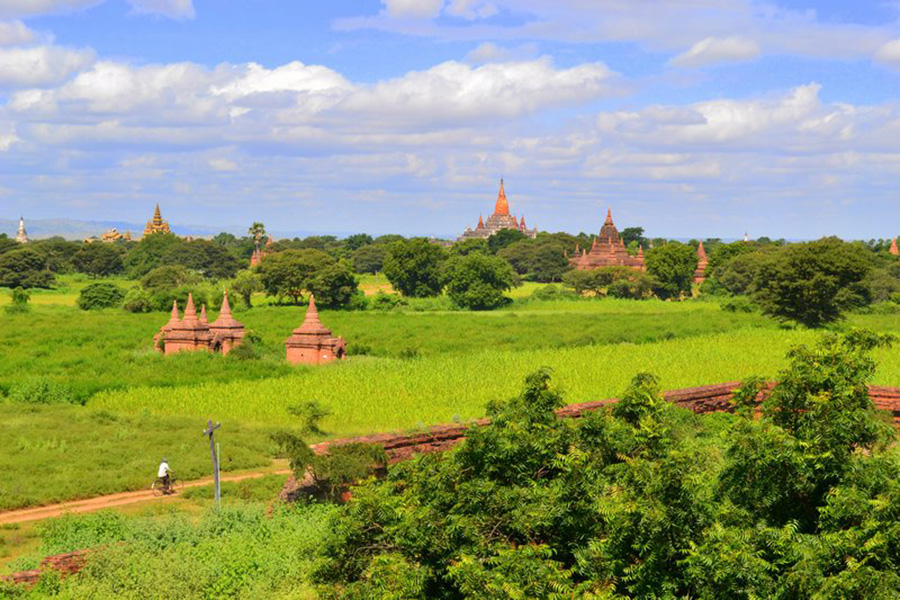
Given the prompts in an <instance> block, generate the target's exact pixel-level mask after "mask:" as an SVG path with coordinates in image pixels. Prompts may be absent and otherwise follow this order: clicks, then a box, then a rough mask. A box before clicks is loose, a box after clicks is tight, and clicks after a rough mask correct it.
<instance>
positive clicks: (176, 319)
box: [167, 300, 181, 327]
mask: <svg viewBox="0 0 900 600" xmlns="http://www.w3.org/2000/svg"><path fill="white" fill-rule="evenodd" d="M179 323H181V317H180V316H179V314H178V300H172V315H171V316H170V317H169V323H168V324H167V327H172V326H173V325H178V324H179Z"/></svg>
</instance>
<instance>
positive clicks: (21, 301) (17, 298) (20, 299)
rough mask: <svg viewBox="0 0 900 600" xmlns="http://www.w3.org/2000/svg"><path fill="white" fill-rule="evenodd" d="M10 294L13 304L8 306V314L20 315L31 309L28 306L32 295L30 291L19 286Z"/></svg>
mask: <svg viewBox="0 0 900 600" xmlns="http://www.w3.org/2000/svg"><path fill="white" fill-rule="evenodd" d="M9 295H10V296H11V304H10V305H9V306H7V307H6V313H7V314H9V315H20V314H23V313H27V312H29V311H30V310H31V309H30V307H29V306H28V301H29V300H30V299H31V295H30V294H29V293H28V292H26V291H25V290H23V289H22V288H20V287H18V288H16V289H14V290H12V291H11V292H10V293H9Z"/></svg>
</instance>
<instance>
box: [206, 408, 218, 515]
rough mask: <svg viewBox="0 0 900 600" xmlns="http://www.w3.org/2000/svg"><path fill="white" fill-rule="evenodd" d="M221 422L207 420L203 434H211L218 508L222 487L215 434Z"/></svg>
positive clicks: (210, 446) (210, 440)
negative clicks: (220, 484)
mask: <svg viewBox="0 0 900 600" xmlns="http://www.w3.org/2000/svg"><path fill="white" fill-rule="evenodd" d="M221 426H222V424H221V423H216V424H215V425H213V422H212V421H209V420H208V421H206V429H205V430H204V431H203V435H208V436H209V451H210V453H211V454H212V461H213V476H214V477H215V481H216V508H221V507H222V488H221V487H220V486H219V459H218V457H217V456H216V442H215V439H214V434H215V431H216V429H218V428H219V427H221Z"/></svg>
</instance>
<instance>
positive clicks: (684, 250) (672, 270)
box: [645, 242, 698, 300]
mask: <svg viewBox="0 0 900 600" xmlns="http://www.w3.org/2000/svg"><path fill="white" fill-rule="evenodd" d="M697 260H698V259H697V253H696V251H695V250H694V248H693V247H691V246H687V245H685V244H681V243H679V242H669V243H667V244H666V245H664V246H660V247H658V248H653V249H651V250H650V251H649V252H647V256H646V259H645V262H646V264H647V273H649V274H650V275H651V276H652V277H653V279H654V286H653V292H654V293H655V294H656V295H657V296H659V297H660V298H661V299H663V300H669V299H678V298H680V297H682V296H684V295H685V294H689V293H690V291H691V285H692V283H693V281H694V271H695V270H696V269H697Z"/></svg>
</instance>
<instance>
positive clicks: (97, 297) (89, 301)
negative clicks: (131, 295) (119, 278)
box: [77, 283, 125, 310]
mask: <svg viewBox="0 0 900 600" xmlns="http://www.w3.org/2000/svg"><path fill="white" fill-rule="evenodd" d="M124 299H125V290H123V289H122V288H120V287H119V286H117V285H115V284H112V283H92V284H90V285H88V286H86V287H85V288H84V289H82V290H81V294H79V296H78V300H77V304H78V308H80V309H81V310H99V309H101V308H115V307H117V306H121V305H122V301H123V300H124Z"/></svg>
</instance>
